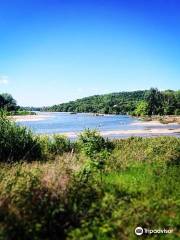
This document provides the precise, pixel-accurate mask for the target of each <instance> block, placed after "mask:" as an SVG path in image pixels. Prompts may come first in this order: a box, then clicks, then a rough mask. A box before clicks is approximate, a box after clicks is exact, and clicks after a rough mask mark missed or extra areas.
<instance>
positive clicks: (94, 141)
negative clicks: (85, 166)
mask: <svg viewBox="0 0 180 240" xmlns="http://www.w3.org/2000/svg"><path fill="white" fill-rule="evenodd" d="M78 143H79V146H80V148H81V150H82V151H83V152H84V153H85V154H86V155H87V156H88V157H90V158H94V157H95V156H96V155H97V154H98V153H100V152H101V151H103V150H111V149H112V148H113V144H112V142H110V141H109V140H108V139H106V140H105V139H104V138H103V137H102V136H100V134H99V133H98V132H97V131H96V130H90V129H86V130H85V131H84V132H83V133H81V134H80V136H79V139H78Z"/></svg>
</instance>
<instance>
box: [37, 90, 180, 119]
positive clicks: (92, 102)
mask: <svg viewBox="0 0 180 240" xmlns="http://www.w3.org/2000/svg"><path fill="white" fill-rule="evenodd" d="M41 110H42V111H52V112H73V113H76V112H92V113H100V114H130V115H137V116H143V115H149V116H151V115H174V114H176V115H180V90H178V91H173V90H166V91H159V90H158V89H157V88H151V89H150V90H143V91H133V92H120V93H111V94H104V95H95V96H91V97H85V98H82V99H78V100H76V101H70V102H68V103H62V104H58V105H54V106H51V107H44V108H42V109H41Z"/></svg>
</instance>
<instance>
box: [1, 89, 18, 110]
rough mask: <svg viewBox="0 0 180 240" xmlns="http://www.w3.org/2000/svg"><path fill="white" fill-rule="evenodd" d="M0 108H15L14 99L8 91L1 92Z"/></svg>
mask: <svg viewBox="0 0 180 240" xmlns="http://www.w3.org/2000/svg"><path fill="white" fill-rule="evenodd" d="M0 108H3V109H5V110H7V111H14V110H16V109H17V104H16V100H15V99H14V98H13V97H12V96H11V94H8V93H2V94H1V95H0Z"/></svg>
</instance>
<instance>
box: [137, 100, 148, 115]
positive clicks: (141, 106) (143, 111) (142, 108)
mask: <svg viewBox="0 0 180 240" xmlns="http://www.w3.org/2000/svg"><path fill="white" fill-rule="evenodd" d="M135 115H137V116H146V115H148V103H147V102H146V101H141V102H139V103H138V104H137V106H136V109H135Z"/></svg>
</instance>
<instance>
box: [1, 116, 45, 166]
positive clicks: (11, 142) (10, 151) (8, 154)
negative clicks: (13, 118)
mask: <svg viewBox="0 0 180 240" xmlns="http://www.w3.org/2000/svg"><path fill="white" fill-rule="evenodd" d="M41 154H42V151H41V146H40V143H39V142H38V138H37V137H35V136H33V134H32V133H31V131H30V130H27V129H26V128H25V127H20V126H17V125H16V124H15V123H13V122H10V121H9V120H8V119H7V118H6V117H5V116H4V115H3V114H2V115H1V116H0V161H1V162H14V161H19V160H28V161H30V160H35V159H39V158H41Z"/></svg>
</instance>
